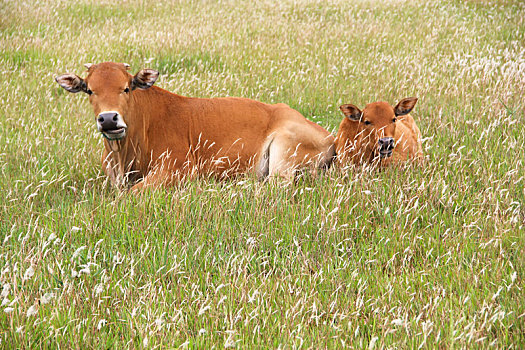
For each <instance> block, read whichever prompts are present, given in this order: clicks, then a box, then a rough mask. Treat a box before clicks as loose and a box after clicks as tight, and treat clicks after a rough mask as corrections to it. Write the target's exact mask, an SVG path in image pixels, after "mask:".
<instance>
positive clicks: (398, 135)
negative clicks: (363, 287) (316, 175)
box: [335, 97, 423, 166]
mask: <svg viewBox="0 0 525 350" xmlns="http://www.w3.org/2000/svg"><path fill="white" fill-rule="evenodd" d="M416 102H417V98H415V97H410V98H405V99H403V100H401V101H400V102H399V103H398V104H397V105H396V106H395V107H392V106H390V105H389V104H388V103H386V102H374V103H370V104H368V105H366V107H365V109H364V110H363V111H361V110H360V109H359V108H357V107H356V106H354V105H351V104H345V105H342V106H341V107H339V108H340V109H341V111H342V112H343V114H344V115H345V117H346V118H344V119H343V121H342V122H341V124H340V125H339V130H338V132H337V136H336V139H335V145H336V153H337V159H338V163H339V164H340V165H348V164H354V165H359V164H363V163H372V164H377V165H379V166H386V165H389V164H392V163H399V162H401V161H406V160H409V159H416V158H422V157H423V151H422V148H421V132H420V131H419V128H418V127H417V125H416V123H415V121H414V118H412V116H410V115H409V114H408V113H410V111H412V109H413V108H414V106H415V104H416Z"/></svg>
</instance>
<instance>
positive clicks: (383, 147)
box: [378, 137, 395, 158]
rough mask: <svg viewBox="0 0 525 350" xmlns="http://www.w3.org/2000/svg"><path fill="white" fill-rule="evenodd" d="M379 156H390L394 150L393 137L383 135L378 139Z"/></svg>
mask: <svg viewBox="0 0 525 350" xmlns="http://www.w3.org/2000/svg"><path fill="white" fill-rule="evenodd" d="M378 146H379V156H380V157H381V158H388V157H390V156H391V155H392V153H393V152H394V147H395V141H394V138H393V137H382V138H380V139H379V141H378Z"/></svg>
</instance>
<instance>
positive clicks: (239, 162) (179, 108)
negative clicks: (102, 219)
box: [56, 62, 335, 190]
mask: <svg viewBox="0 0 525 350" xmlns="http://www.w3.org/2000/svg"><path fill="white" fill-rule="evenodd" d="M86 67H87V68H88V71H87V76H86V77H85V78H84V79H82V78H80V77H78V76H77V75H74V74H64V75H60V76H58V77H56V81H57V82H58V84H59V85H60V86H61V87H63V88H64V89H66V90H67V91H69V92H75V93H76V92H80V91H82V92H85V93H87V94H88V95H89V102H90V103H91V105H92V106H93V110H94V112H95V116H96V122H97V127H98V130H99V131H100V132H101V133H102V134H103V135H104V137H105V140H104V147H105V149H104V153H103V155H102V163H103V169H104V172H105V173H106V174H107V175H108V176H109V178H110V179H111V181H112V182H113V183H114V184H116V185H117V186H120V185H124V184H126V185H133V188H132V189H133V190H139V189H141V188H142V187H144V186H150V185H152V186H158V185H161V184H166V185H168V184H172V183H174V182H176V181H180V180H181V179H183V178H185V177H188V176H192V175H197V174H209V175H213V176H216V177H218V178H224V177H230V176H234V175H236V174H240V173H246V172H249V171H255V172H256V174H257V175H258V177H259V178H260V179H264V178H266V177H268V176H269V175H279V176H283V177H285V178H293V176H294V174H295V170H296V169H298V168H303V167H311V166H315V167H320V168H326V167H328V166H329V165H330V163H331V162H332V160H333V158H334V155H335V149H334V148H335V147H334V139H333V136H332V135H331V134H330V133H329V132H328V131H326V130H325V129H323V128H322V127H320V126H319V125H317V124H315V123H313V122H311V121H309V120H307V119H306V118H304V117H303V116H302V115H301V114H300V113H299V112H297V111H296V110H294V109H292V108H290V107H289V106H287V105H285V104H276V105H269V104H265V103H262V102H257V101H254V100H250V99H246V98H230V97H228V98H212V99H205V98H190V97H184V96H179V95H176V94H173V93H171V92H168V91H166V90H163V89H161V88H159V87H156V86H153V84H154V83H155V81H156V79H157V77H158V75H159V73H158V72H157V71H155V70H152V69H143V70H141V71H139V72H138V73H137V74H135V75H131V74H129V73H128V72H127V70H128V69H129V65H127V64H123V63H113V62H105V63H100V64H96V65H86Z"/></svg>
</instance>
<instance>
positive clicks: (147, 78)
mask: <svg viewBox="0 0 525 350" xmlns="http://www.w3.org/2000/svg"><path fill="white" fill-rule="evenodd" d="M158 77H159V72H157V71H156V70H154V69H142V70H140V71H139V72H138V73H137V74H135V75H134V76H133V81H132V82H131V88H132V90H135V89H142V90H146V89H149V88H150V87H152V86H153V84H155V81H156V80H157V78H158Z"/></svg>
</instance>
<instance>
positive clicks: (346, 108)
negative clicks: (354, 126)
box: [339, 104, 361, 121]
mask: <svg viewBox="0 0 525 350" xmlns="http://www.w3.org/2000/svg"><path fill="white" fill-rule="evenodd" d="M339 109H340V110H341V112H343V114H344V115H345V116H346V117H347V118H348V119H350V120H353V121H359V120H360V119H361V110H360V109H359V108H357V107H356V106H354V105H350V104H346V105H342V106H340V107H339Z"/></svg>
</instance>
